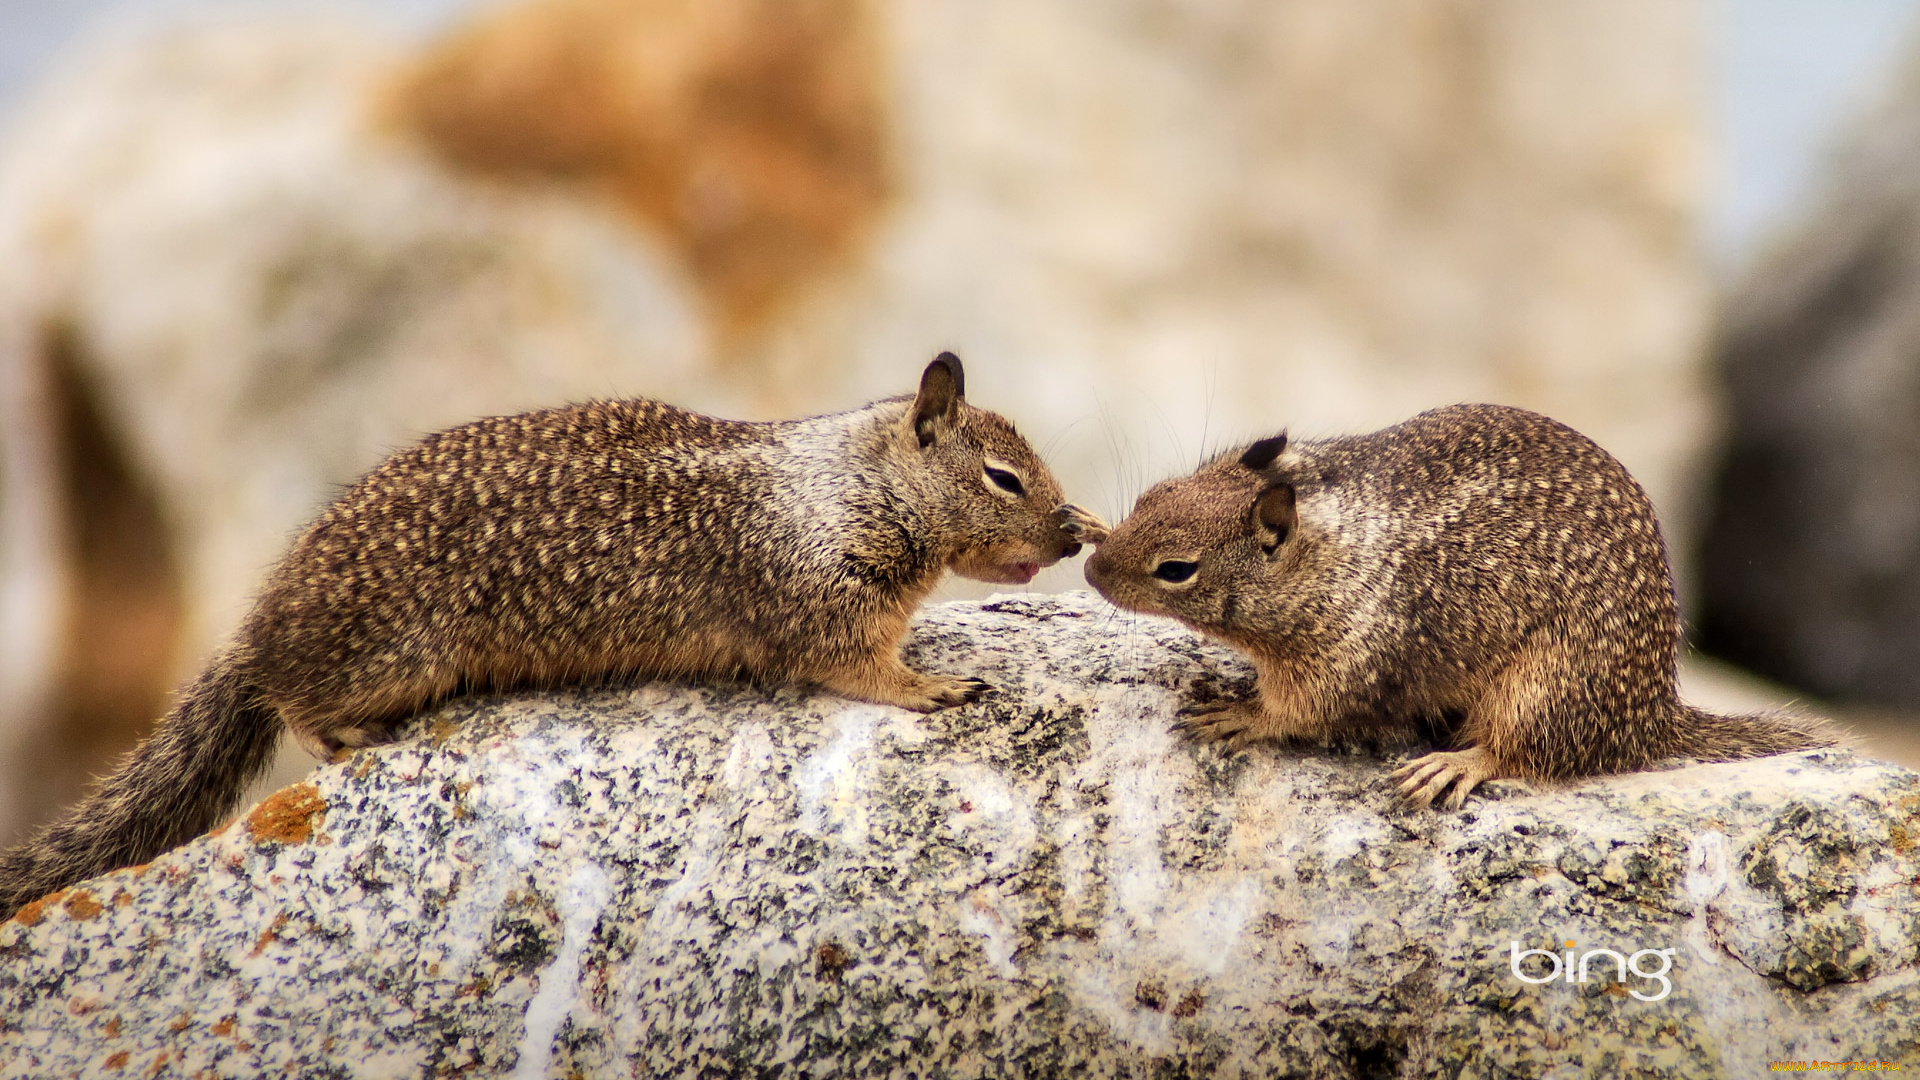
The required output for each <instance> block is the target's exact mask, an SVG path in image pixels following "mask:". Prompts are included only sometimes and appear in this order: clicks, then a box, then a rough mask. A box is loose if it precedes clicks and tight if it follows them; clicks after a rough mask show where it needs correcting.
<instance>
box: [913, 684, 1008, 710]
mask: <svg viewBox="0 0 1920 1080" xmlns="http://www.w3.org/2000/svg"><path fill="white" fill-rule="evenodd" d="M992 691H993V685H992V684H991V683H988V682H986V681H984V680H981V679H973V678H961V677H957V676H947V675H927V676H924V677H923V680H922V685H921V686H920V687H918V688H917V691H916V692H915V693H914V694H912V695H910V696H909V697H908V698H907V699H906V700H902V701H899V702H897V703H896V704H898V705H900V706H901V707H903V708H907V709H912V710H913V711H914V712H934V711H936V710H939V709H950V708H952V707H954V706H955V705H970V704H972V703H973V702H976V701H979V700H980V699H981V698H983V697H985V696H986V695H987V694H989V693H991V692H992Z"/></svg>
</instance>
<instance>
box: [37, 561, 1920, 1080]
mask: <svg viewBox="0 0 1920 1080" xmlns="http://www.w3.org/2000/svg"><path fill="white" fill-rule="evenodd" d="M909 653H910V656H911V659H912V661H913V662H915V663H917V664H919V665H923V666H925V667H927V668H930V669H937V670H941V671H951V672H966V673H970V674H978V675H981V676H983V677H985V678H987V679H989V680H991V681H992V682H994V683H995V684H996V685H997V686H998V687H999V693H998V694H997V695H995V696H992V697H990V698H989V699H987V700H986V701H984V702H982V703H980V704H978V705H975V706H970V707H966V708H962V709H957V710H952V711H948V712H944V713H940V714H935V715H931V716H920V715H915V714H911V713H907V712H904V711H901V710H897V709H892V708H884V707H879V706H873V705H863V704H857V703H852V702H847V701H843V700H841V699H838V698H834V697H830V696H826V695H810V694H806V693H803V692H800V691H798V690H793V689H782V690H775V691H771V692H768V691H760V690H755V689H752V688H744V687H710V686H705V687H703V686H678V685H660V684H643V685H638V686H635V687H631V688H612V689H601V690H584V691H577V692H565V693H554V694H547V695H538V696H526V697H516V698H501V699H466V700H460V701H456V702H453V703H451V704H449V705H447V706H445V707H444V708H441V709H440V710H438V711H436V712H434V713H432V714H430V715H428V716H426V717H424V718H423V719H422V720H421V722H420V723H419V724H418V726H417V729H416V730H415V732H414V733H413V735H412V736H411V737H410V738H408V739H407V740H406V741H403V742H401V743H399V744H396V745H393V746H389V747H384V748H380V749H376V750H372V751H364V752H361V753H359V754H357V755H355V756H353V757H352V758H351V759H349V760H347V761H345V762H343V763H340V764H336V765H332V766H329V767H326V768H322V769H320V770H318V771H317V772H316V773H314V774H313V776H312V777H311V778H310V779H309V780H308V781H306V782H304V783H301V784H298V785H295V786H293V787H290V788H287V789H285V790H283V791H281V792H279V793H277V794H275V795H273V796H271V797H269V798H267V799H266V800H264V801H263V802H261V803H260V804H258V805H257V806H255V807H253V808H252V809H251V810H249V811H248V812H246V813H245V814H243V815H242V816H241V817H240V818H239V819H237V820H236V822H235V823H233V824H231V825H229V826H227V827H226V828H225V829H223V830H222V831H220V832H218V833H215V834H213V835H211V836H207V837H204V838H202V839H200V840H198V841H196V842H194V843H192V844H189V845H187V846H185V847H183V848H181V849H179V850H177V851H174V852H172V853H170V854H168V855H165V856H163V857H161V858H159V859H156V860H154V861H153V862H152V863H150V864H148V865H147V866H145V867H141V868H137V869H132V870H124V871H119V872H116V873H114V874H110V875H107V876H105V877H102V878H99V879H96V880H94V881H91V882H88V883H86V884H84V885H81V886H79V887H76V888H74V889H72V890H69V891H66V892H64V893H60V894H55V895H54V896H51V897H48V898H47V899H45V900H44V901H41V902H39V903H36V904H34V905H31V906H30V907H29V908H28V909H27V910H25V911H23V912H22V913H21V915H20V916H19V917H18V918H16V919H15V920H14V921H12V922H10V923H8V924H5V925H4V926H0V1059H4V1060H5V1061H7V1062H8V1063H9V1065H8V1066H7V1068H6V1070H5V1071H7V1075H32V1076H94V1075H104V1074H105V1072H106V1070H111V1069H124V1070H126V1075H136V1074H138V1075H151V1074H152V1072H153V1071H159V1072H165V1073H166V1074H167V1075H188V1076H192V1075H219V1076H243V1075H244V1076H259V1075H269V1074H272V1075H299V1076H305V1077H333V1076H339V1077H345V1076H354V1077H385V1076H392V1077H412V1076H440V1075H481V1076H495V1075H498V1076H514V1077H568V1076H588V1077H595V1076H656V1075H673V1076H723V1075H724V1076H773V1075H836V1076H902V1077H905V1076H928V1077H932V1076H942V1077H947V1076H951V1077H959V1076H984V1075H1027V1076H1064V1075H1075V1076H1121V1075H1124V1076H1145V1075H1153V1076H1168V1077H1178V1076H1313V1077H1374V1076H1427V1075H1462V1074H1463V1072H1467V1073H1471V1074H1473V1075H1503V1076H1577V1075H1626V1074H1632V1075H1636V1076H1735V1075H1753V1074H1758V1073H1760V1072H1762V1071H1763V1070H1764V1069H1765V1066H1766V1062H1768V1061H1769V1060H1782V1059H1787V1060H1801V1059H1822V1060H1829V1061H1836V1060H1861V1059H1868V1060H1871V1059H1878V1060H1896V1061H1897V1060H1906V1061H1913V1060H1915V1059H1916V1057H1917V1056H1920V1021H1916V1019H1915V1018H1916V1017H1920V964H1917V963H1916V955H1915V954H1916V946H1917V945H1920V891H1917V890H1920V886H1916V879H1920V856H1916V850H1915V848H1916V840H1917V839H1920V776H1916V775H1915V774H1913V773H1911V772H1908V771H1906V770H1903V769H1900V768H1898V767H1896V766H1892V765H1888V764H1884V763H1880V762H1874V761H1867V760H1862V759H1859V758H1856V757H1854V756H1852V755H1851V754H1849V753H1847V752H1845V751H1819V752H1814V753H1808V754H1796V755H1786V756H1782V757H1778V758H1773V759H1768V760H1762V761H1756V762H1749V763H1742V764H1724V765H1696V766H1691V767H1686V768H1676V769H1671V770H1667V771H1658V772H1651V773H1645V774H1639V775H1634V776H1628V777H1619V778H1610V779H1601V780H1592V781H1588V782H1584V783H1579V784H1573V785H1569V786H1566V787H1564V788H1558V789H1554V790H1539V791H1535V790H1531V789H1529V788H1527V787H1526V786H1524V785H1520V784H1516V783H1496V784H1494V785H1492V786H1491V788H1490V790H1489V791H1488V796H1489V797H1487V798H1477V799H1475V800H1473V801H1472V802H1471V803H1470V805H1469V806H1468V807H1467V808H1466V809H1465V810H1464V811H1461V812H1458V813H1442V812H1435V811H1414V810H1408V809H1404V808H1401V807H1399V806H1397V805H1396V804H1395V802H1394V800H1393V798H1392V788H1391V786H1390V784H1389V782H1388V778H1387V772H1388V765H1389V764H1390V761H1391V760H1392V759H1397V757H1398V756H1399V751H1397V750H1392V749H1388V750H1386V751H1380V750H1377V749H1368V748H1357V749H1352V748H1350V749H1345V750H1329V749H1321V750H1271V749H1261V750H1258V751H1256V752H1253V753H1250V754H1247V755H1244V756H1242V757H1239V758H1226V757H1223V756H1221V755H1220V754H1219V753H1218V752H1217V751H1215V750H1212V749H1196V748H1191V747H1187V746H1184V745H1181V744H1179V743H1177V742H1175V741H1174V739H1173V738H1172V737H1171V736H1170V735H1169V734H1168V733H1167V731H1166V727H1167V721H1168V719H1169V718H1170V716H1171V715H1172V712H1173V710H1174V709H1175V708H1177V707H1178V706H1179V705H1180V704H1181V703H1182V702H1183V701H1186V700H1190V699H1193V698H1195V697H1204V696H1210V695H1220V694H1233V693H1240V692H1244V690H1245V689H1246V688H1247V686H1248V685H1249V682H1250V670H1249V668H1248V667H1247V666H1246V665H1245V664H1244V663H1243V662H1241V661H1240V660H1239V659H1238V658H1236V657H1235V656H1233V655H1232V654H1230V653H1228V652H1226V651H1224V650H1221V649H1219V648H1216V647H1214V646H1211V645H1208V644H1206V643H1204V642H1202V641H1201V640H1199V639H1198V638H1196V637H1194V636H1193V635H1191V634H1189V633H1187V632H1186V631H1184V630H1182V629H1180V628H1178V627H1176V626H1174V625H1172V624H1170V623H1163V622H1159V621H1154V620H1145V619H1137V618H1132V617H1129V616H1126V615H1124V614H1120V613H1117V612H1115V611H1114V610H1113V609H1112V608H1109V607H1107V606H1105V605H1104V604H1102V603H1101V602H1099V601H1098V600H1096V599H1094V598H1093V597H1091V596H1089V595H1087V594H1071V595H1067V596H1063V597H1049V598H1040V597H997V598H994V599H992V600H989V601H987V602H984V603H959V604H950V605H945V606H942V607H936V608H931V609H929V610H927V611H926V612H925V613H924V614H923V616H922V618H921V619H920V620H919V621H918V623H917V624H916V627H915V630H914V634H913V637H912V640H911V644H910V646H909ZM1569 943H1573V944H1569ZM1525 949H1541V950H1545V951H1548V952H1552V953H1560V954H1563V955H1564V954H1567V953H1572V954H1574V958H1575V959H1574V963H1573V965H1571V970H1572V971H1574V972H1577V971H1579V970H1580V969H1581V967H1582V965H1583V963H1584V966H1585V969H1586V971H1587V973H1588V976H1589V978H1588V981H1586V982H1584V983H1582V982H1579V981H1577V979H1576V980H1575V981H1566V980H1565V979H1564V977H1563V978H1562V979H1561V980H1558V981H1542V982H1537V983H1536V982H1528V981H1523V980H1522V979H1521V978H1518V977H1516V975H1515V974H1514V967H1513V964H1514V959H1513V956H1514V954H1515V951H1516V950H1525ZM1593 950H1613V952H1614V953H1615V954H1618V955H1619V956H1621V957H1622V959H1621V960H1618V961H1616V960H1614V959H1612V958H1611V957H1610V956H1609V955H1608V954H1606V953H1595V952H1593ZM1651 950H1664V952H1653V951H1651ZM1590 953H1591V954H1592V955H1591V957H1590V959H1585V960H1583V959H1582V958H1587V957H1589V954H1590ZM1622 963H1625V964H1627V965H1628V968H1627V969H1626V970H1624V971H1623V970H1622V968H1621V967H1620V965H1621V964H1622ZM1551 966H1552V965H1549V964H1548V962H1547V959H1546V958H1544V957H1540V956H1533V957H1530V958H1524V959H1523V960H1522V961H1521V966H1520V968H1519V971H1520V972H1521V973H1522V974H1525V975H1527V976H1528V977H1529V978H1534V979H1542V980H1544V979H1545V978H1546V976H1547V974H1548V973H1549V970H1550V967H1551ZM1559 966H1562V967H1565V966H1566V964H1565V961H1564V960H1562V961H1561V962H1560V965H1559ZM1641 972H1646V973H1648V974H1645V975H1642V974H1640V973H1641Z"/></svg>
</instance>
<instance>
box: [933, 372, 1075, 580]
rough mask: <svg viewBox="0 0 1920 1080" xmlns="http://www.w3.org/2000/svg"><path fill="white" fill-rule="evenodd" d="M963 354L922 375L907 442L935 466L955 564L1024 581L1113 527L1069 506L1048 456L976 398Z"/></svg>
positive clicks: (970, 572) (965, 572) (981, 574)
mask: <svg viewBox="0 0 1920 1080" xmlns="http://www.w3.org/2000/svg"><path fill="white" fill-rule="evenodd" d="M966 378H967V377H966V372H965V370H964V369H963V368H962V367H961V366H960V358H959V357H957V356H955V355H953V354H952V353H941V354H940V355H939V356H938V357H936V358H934V361H933V363H931V364H928V365H927V369H926V371H925V372H924V373H922V374H921V376H920V390H919V392H918V393H917V394H915V395H914V399H913V403H912V404H911V405H910V406H908V408H907V413H906V417H905V421H904V423H905V429H904V430H903V431H902V433H901V441H902V443H903V445H904V447H905V449H906V451H907V453H909V454H910V455H912V456H913V458H914V459H915V461H916V463H917V464H916V467H917V468H919V469H923V470H925V471H926V472H927V473H930V474H931V476H930V477H929V479H930V480H931V484H930V485H929V486H928V490H931V491H935V492H938V493H939V499H938V504H939V506H940V509H941V512H942V514H943V515H944V517H945V519H946V525H947V534H948V536H950V537H952V538H953V539H954V540H956V541H957V542H958V543H957V549H956V550H954V551H953V553H952V554H951V555H950V557H949V558H948V562H947V565H948V566H949V567H950V568H951V569H952V570H953V571H954V572H955V573H957V574H959V575H961V576H962V577H970V578H973V579H975V580H976V581H991V582H998V583H1002V584H1009V585H1024V584H1026V583H1027V582H1029V581H1032V580H1033V575H1035V574H1037V573H1039V572H1040V568H1041V567H1043V566H1052V565H1053V564H1054V563H1056V562H1059V561H1060V560H1061V559H1063V558H1065V557H1067V556H1069V555H1076V554H1078V553H1079V551H1080V545H1081V544H1082V543H1083V542H1093V541H1095V540H1097V539H1099V538H1101V537H1104V536H1105V535H1106V526H1105V525H1104V524H1102V523H1101V522H1100V520H1099V519H1098V518H1096V517H1094V516H1093V515H1091V514H1089V513H1087V512H1086V511H1084V510H1081V509H1080V508H1079V507H1076V506H1071V505H1068V504H1067V503H1066V502H1065V501H1064V500H1063V498H1062V496H1061V494H1060V484H1059V482H1058V481H1056V480H1054V478H1053V473H1052V472H1051V471H1049V470H1048V469H1047V466H1046V463H1045V462H1043V461H1041V460H1040V455H1039V454H1036V453H1034V451H1033V447H1031V446H1029V445H1027V440H1025V439H1023V438H1021V437H1020V433H1019V432H1017V431H1015V430H1014V429H1013V425H1012V424H1011V423H1009V422H1008V421H1007V419H1006V418H1005V417H1003V416H1001V415H1000V414H998V413H995V412H989V411H987V410H986V409H980V408H975V407H974V406H972V405H969V404H967V399H966Z"/></svg>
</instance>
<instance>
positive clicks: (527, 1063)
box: [513, 863, 611, 1080]
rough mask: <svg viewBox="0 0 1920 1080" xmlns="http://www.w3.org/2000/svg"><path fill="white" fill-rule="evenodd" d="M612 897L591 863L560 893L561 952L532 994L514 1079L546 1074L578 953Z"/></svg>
mask: <svg viewBox="0 0 1920 1080" xmlns="http://www.w3.org/2000/svg"><path fill="white" fill-rule="evenodd" d="M610 895H611V884H610V882H609V881H608V880H607V875H606V872H605V871H603V870H601V869H600V868H599V867H598V866H595V865H593V864H592V863H586V864H583V865H582V866H581V867H580V868H579V869H577V870H575V871H574V872H573V876H572V877H571V878H568V879H567V887H566V889H565V891H563V892H562V893H561V894H560V912H561V915H562V918H563V919H564V920H565V921H564V923H563V924H562V925H563V929H562V931H561V937H560V952H559V954H558V955H557V956H555V957H554V960H553V964H552V965H551V966H550V967H548V968H547V970H546V971H544V972H542V973H541V977H540V990H539V992H537V993H535V994H534V995H533V1004H531V1005H529V1006H527V1029H526V1034H525V1035H523V1036H521V1039H520V1051H519V1059H518V1060H517V1061H516V1062H515V1063H514V1066H513V1080H538V1078H540V1077H543V1076H545V1075H547V1063H548V1062H549V1061H551V1060H552V1058H553V1037H554V1036H555V1035H556V1034H558V1033H559V1031H560V1024H561V1022H562V1021H564V1020H566V1018H567V1016H568V1015H569V1014H570V1013H571V1012H572V1011H573V1006H574V1002H575V1001H576V1000H577V999H578V997H579V995H580V983H581V977H580V972H579V967H580V954H581V953H582V952H584V951H585V950H586V947H587V936H588V935H589V934H591V933H593V927H594V924H595V923H597V922H599V921H600V913H601V912H602V911H604V910H605V909H606V906H607V900H608V899H609V897H610Z"/></svg>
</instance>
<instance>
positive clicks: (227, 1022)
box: [207, 1016, 234, 1039]
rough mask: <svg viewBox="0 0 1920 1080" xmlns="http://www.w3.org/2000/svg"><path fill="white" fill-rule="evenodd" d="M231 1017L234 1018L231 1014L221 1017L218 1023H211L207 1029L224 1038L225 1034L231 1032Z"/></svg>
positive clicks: (227, 1034)
mask: <svg viewBox="0 0 1920 1080" xmlns="http://www.w3.org/2000/svg"><path fill="white" fill-rule="evenodd" d="M233 1019H234V1018H233V1017H231V1016H225V1017H221V1018H220V1022H219V1023H217V1024H215V1025H213V1026H212V1027H210V1028H208V1029H207V1030H208V1031H211V1032H213V1033H214V1034H215V1035H218V1036H220V1037H221V1038H223V1039H224V1038H226V1037H227V1036H229V1035H231V1034H233Z"/></svg>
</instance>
